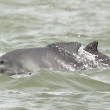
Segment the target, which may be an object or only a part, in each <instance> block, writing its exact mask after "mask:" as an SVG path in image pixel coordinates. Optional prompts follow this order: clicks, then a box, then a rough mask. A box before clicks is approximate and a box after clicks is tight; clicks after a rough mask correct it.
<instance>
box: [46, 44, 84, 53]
mask: <svg viewBox="0 0 110 110" xmlns="http://www.w3.org/2000/svg"><path fill="white" fill-rule="evenodd" d="M81 46H82V44H81V43H79V42H69V43H52V44H49V45H47V47H50V48H53V49H57V50H58V51H60V52H66V53H69V54H73V53H75V54H78V49H79V48H80V47H81Z"/></svg>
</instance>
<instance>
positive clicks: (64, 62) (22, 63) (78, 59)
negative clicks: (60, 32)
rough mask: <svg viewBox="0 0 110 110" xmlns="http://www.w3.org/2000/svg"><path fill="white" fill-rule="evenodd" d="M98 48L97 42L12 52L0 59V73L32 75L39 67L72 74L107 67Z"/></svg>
mask: <svg viewBox="0 0 110 110" xmlns="http://www.w3.org/2000/svg"><path fill="white" fill-rule="evenodd" d="M97 46H98V42H97V41H93V42H91V43H90V44H88V45H87V46H86V47H85V48H82V44H81V43H79V42H69V43H52V44H50V45H47V46H46V47H38V48H23V49H16V50H12V51H9V52H7V53H5V54H4V55H2V56H1V57H0V73H1V74H7V75H15V74H28V73H33V72H36V71H38V70H40V69H41V68H48V69H53V70H65V71H75V70H86V69H90V68H99V67H109V65H110V57H108V56H106V55H104V54H102V53H100V52H99V51H98V49H97Z"/></svg>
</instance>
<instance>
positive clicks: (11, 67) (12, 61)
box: [0, 51, 25, 75]
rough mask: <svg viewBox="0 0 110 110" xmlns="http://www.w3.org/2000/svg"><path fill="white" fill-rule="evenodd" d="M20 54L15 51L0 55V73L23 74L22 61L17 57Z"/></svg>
mask: <svg viewBox="0 0 110 110" xmlns="http://www.w3.org/2000/svg"><path fill="white" fill-rule="evenodd" d="M19 56H20V54H18V53H16V52H15V51H11V52H8V53H6V54H4V55H2V56H0V74H5V75H15V74H24V71H25V69H24V68H23V62H22V60H21V59H19Z"/></svg>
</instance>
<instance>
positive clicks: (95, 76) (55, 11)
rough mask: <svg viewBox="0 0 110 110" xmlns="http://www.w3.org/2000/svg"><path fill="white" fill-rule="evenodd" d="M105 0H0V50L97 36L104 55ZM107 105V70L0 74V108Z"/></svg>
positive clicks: (108, 34) (109, 21)
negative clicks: (27, 74)
mask: <svg viewBox="0 0 110 110" xmlns="http://www.w3.org/2000/svg"><path fill="white" fill-rule="evenodd" d="M109 10H110V1H108V0H56V1H55V0H18V1H16V0H9V1H8V0H0V54H3V53H5V52H7V51H9V50H12V49H17V48H25V47H38V46H46V45H48V44H50V43H53V42H71V41H79V42H81V43H82V44H83V45H84V46H86V45H87V43H89V42H91V41H93V40H98V41H99V50H100V51H101V52H103V53H105V54H107V55H109V56H110V48H109V47H110V12H109ZM52 109H53V110H110V69H92V70H86V71H75V72H65V71H53V70H48V69H41V70H40V71H38V72H36V73H34V74H32V75H30V76H24V75H22V76H7V75H0V110H52Z"/></svg>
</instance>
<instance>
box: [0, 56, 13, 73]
mask: <svg viewBox="0 0 110 110" xmlns="http://www.w3.org/2000/svg"><path fill="white" fill-rule="evenodd" d="M0 74H6V75H13V74H15V71H14V70H13V69H12V62H10V60H8V59H7V58H5V57H4V56H2V57H0Z"/></svg>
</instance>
